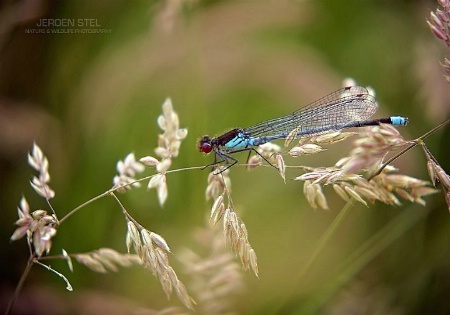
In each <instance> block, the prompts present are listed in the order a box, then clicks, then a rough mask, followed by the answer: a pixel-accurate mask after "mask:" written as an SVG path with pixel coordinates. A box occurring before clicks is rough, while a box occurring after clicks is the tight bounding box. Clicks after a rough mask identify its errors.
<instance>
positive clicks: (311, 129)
mask: <svg viewBox="0 0 450 315" xmlns="http://www.w3.org/2000/svg"><path fill="white" fill-rule="evenodd" d="M377 109H378V104H377V102H376V100H375V97H374V96H373V95H371V94H370V93H369V92H368V91H367V89H366V88H364V87H361V86H351V87H345V88H342V89H340V90H337V91H335V92H333V93H331V94H329V95H327V96H325V97H323V98H321V99H319V100H317V101H315V102H313V103H311V104H309V105H307V106H305V107H303V108H300V109H298V110H296V111H295V112H293V113H291V114H289V115H286V116H282V117H278V118H273V119H269V120H266V121H263V122H260V123H259V124H256V125H254V126H251V127H248V128H235V129H232V130H230V131H228V132H226V133H224V134H223V135H221V136H218V137H216V138H210V137H209V136H203V137H202V138H201V139H200V141H199V143H198V150H199V151H200V152H203V153H210V152H211V151H214V154H215V162H214V163H212V164H211V165H216V164H219V163H223V162H225V163H226V164H228V165H227V167H226V168H225V169H227V168H229V167H231V166H233V165H234V164H236V163H237V162H238V161H237V159H235V158H234V157H231V156H230V154H234V153H237V152H242V151H254V152H256V153H257V154H259V153H258V151H256V150H255V147H257V146H259V145H261V144H264V143H267V142H270V141H272V140H277V139H286V138H288V137H289V138H291V137H293V138H301V137H303V136H309V135H313V134H320V133H325V132H328V131H333V130H341V129H346V128H353V127H364V126H376V125H379V124H382V123H383V124H391V125H393V126H406V124H407V123H408V118H406V117H403V116H391V117H388V118H380V119H373V120H369V118H370V117H371V116H372V115H373V114H375V112H376V110H377ZM217 159H220V160H219V161H217ZM263 159H264V160H265V158H264V157H263ZM222 171H223V170H222Z"/></svg>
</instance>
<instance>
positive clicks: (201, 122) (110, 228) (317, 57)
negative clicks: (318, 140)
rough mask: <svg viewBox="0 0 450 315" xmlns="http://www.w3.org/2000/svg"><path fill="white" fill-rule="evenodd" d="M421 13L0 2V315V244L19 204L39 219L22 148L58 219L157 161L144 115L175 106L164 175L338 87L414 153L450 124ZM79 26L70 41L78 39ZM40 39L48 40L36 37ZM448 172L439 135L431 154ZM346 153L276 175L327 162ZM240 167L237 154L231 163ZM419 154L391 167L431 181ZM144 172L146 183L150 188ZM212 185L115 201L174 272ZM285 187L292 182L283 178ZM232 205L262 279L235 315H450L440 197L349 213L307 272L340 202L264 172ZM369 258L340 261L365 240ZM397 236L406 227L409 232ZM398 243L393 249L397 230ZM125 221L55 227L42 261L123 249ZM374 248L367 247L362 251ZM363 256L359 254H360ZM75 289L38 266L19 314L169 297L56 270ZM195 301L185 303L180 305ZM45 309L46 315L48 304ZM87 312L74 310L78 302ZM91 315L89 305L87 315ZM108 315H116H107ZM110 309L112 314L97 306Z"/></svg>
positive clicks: (16, 260)
mask: <svg viewBox="0 0 450 315" xmlns="http://www.w3.org/2000/svg"><path fill="white" fill-rule="evenodd" d="M435 7H436V3H435V2H433V1H406V0H405V1H381V0H380V1H369V0H367V1H356V0H355V1H353V0H351V1H211V0H210V1H200V0H198V1H194V0H191V1H181V0H180V1H176V0H175V1H132V2H129V1H115V2H112V1H111V2H110V1H72V2H71V1H35V2H31V1H23V2H21V1H9V2H4V3H3V4H1V5H0V10H1V11H0V16H1V18H0V26H1V29H0V32H1V33H0V45H1V46H0V54H1V55H0V113H1V114H0V181H1V190H0V211H1V215H2V220H1V221H0V222H1V230H0V232H1V235H0V236H1V240H0V242H1V243H0V244H1V251H0V253H1V257H2V259H1V268H0V275H1V279H0V280H1V283H0V290H1V305H2V309H3V308H4V305H6V303H7V300H8V297H9V295H10V294H11V292H12V290H13V288H14V287H15V286H16V285H17V282H18V280H19V277H20V274H21V272H22V271H23V268H24V266H25V263H26V260H27V254H28V249H27V247H26V244H25V241H24V240H21V241H18V242H14V243H10V242H9V237H10V236H11V234H12V233H13V231H14V226H13V222H14V221H15V220H16V219H17V211H16V208H17V205H18V203H19V200H20V198H21V196H22V194H24V195H25V196H26V198H27V199H28V201H29V203H30V206H31V208H32V209H33V210H35V209H39V208H42V209H47V206H46V204H45V202H44V201H43V200H42V199H41V198H39V197H37V196H36V194H35V193H34V192H33V191H32V189H31V188H30V186H29V184H28V181H29V179H30V178H31V174H32V170H31V168H30V167H29V166H28V165H27V161H26V156H27V152H28V151H29V150H30V149H31V146H32V143H33V141H36V143H37V144H38V145H39V146H40V147H41V148H42V149H43V151H44V153H45V154H46V155H47V157H48V158H49V160H50V174H51V176H52V181H51V183H50V186H51V187H52V188H53V189H54V190H56V197H55V198H54V200H53V207H54V208H55V209H56V212H57V213H58V214H59V215H60V216H63V214H65V213H67V212H68V211H70V210H71V209H73V208H74V207H76V206H78V205H79V204H81V203H83V202H84V201H86V200H88V199H89V198H91V197H94V196H95V195H97V194H99V193H102V192H103V191H105V190H107V189H108V188H110V187H111V185H112V178H113V176H114V175H115V173H116V171H115V165H116V162H117V161H118V160H119V159H123V158H124V157H125V156H126V154H128V153H129V152H134V153H135V154H136V156H137V157H142V156H145V155H154V153H153V149H154V148H155V147H156V145H157V134H158V133H160V132H161V131H160V130H159V129H158V126H157V124H156V118H157V116H158V115H159V114H160V113H161V105H162V103H163V102H164V100H165V99H166V98H167V97H171V99H172V102H173V105H174V108H175V110H176V111H177V113H178V114H179V117H180V121H181V123H180V126H181V127H186V128H188V130H189V134H188V137H187V139H186V140H185V141H184V142H183V143H182V146H181V153H180V156H179V157H178V158H176V159H175V160H174V163H173V165H172V168H173V169H175V168H182V167H189V166H199V165H204V164H206V163H209V162H211V161H212V157H211V156H207V157H205V156H203V155H202V154H199V152H198V151H197V149H196V144H195V143H196V141H197V139H198V138H199V137H200V136H202V135H204V134H209V135H218V134H221V133H222V132H224V131H227V130H229V129H230V128H233V127H245V126H249V125H252V124H254V123H256V122H259V121H261V120H264V119H268V118H272V117H276V116H278V115H283V114H286V113H289V112H292V111H294V110H295V109H297V108H299V107H301V106H303V105H306V104H307V103H309V102H311V101H314V100H315V99H317V98H319V97H321V96H324V95H325V94H327V93H330V92H332V91H334V90H337V89H338V88H339V87H340V86H341V82H342V80H343V79H344V78H346V77H352V78H354V79H355V80H356V81H357V82H358V83H359V84H361V85H370V86H372V87H373V88H374V89H375V91H376V93H377V97H378V100H379V104H380V109H379V111H378V113H377V117H384V116H388V115H394V114H401V115H404V116H408V117H409V119H410V124H409V125H408V126H407V127H405V128H401V133H402V134H403V135H404V136H405V138H407V139H414V138H416V137H418V136H420V135H421V134H423V133H424V132H426V131H427V130H429V129H431V128H432V127H434V126H436V125H437V124H438V123H439V122H441V121H443V120H444V119H445V118H446V117H447V118H448V117H449V102H450V93H449V88H448V84H447V83H446V82H445V80H444V78H443V77H442V70H441V68H440V65H439V61H442V60H443V58H444V55H445V53H446V51H445V49H444V45H443V44H442V43H439V42H438V41H437V40H436V39H435V38H434V36H433V35H432V34H431V32H430V31H429V29H428V28H427V25H426V22H425V21H426V18H427V17H428V15H429V10H434V9H435ZM80 18H81V19H94V20H95V21H96V24H97V26H95V27H86V28H95V29H104V30H107V33H105V34H92V33H90V34H86V33H85V34H63V33H61V34H51V33H50V34H35V33H29V30H30V29H39V27H38V26H37V24H38V23H39V20H40V19H80ZM76 28H77V27H75V29H76ZM44 29H45V30H47V29H54V27H46V28H44ZM427 144H428V146H429V148H430V149H431V150H432V152H433V153H434V154H435V156H436V158H437V159H438V161H439V162H440V163H441V165H442V166H443V167H444V169H446V170H450V159H449V156H448V145H449V130H448V129H447V130H442V131H440V132H438V133H437V134H435V135H433V136H432V137H430V139H429V140H427ZM349 149H350V141H347V143H343V144H336V145H333V146H331V147H329V150H328V151H327V152H326V153H321V154H318V155H315V156H313V157H309V158H302V159H301V160H292V159H288V160H287V161H288V163H289V164H294V163H295V164H302V165H309V166H329V165H333V164H334V163H335V162H336V161H337V160H338V159H339V158H340V157H342V156H344V155H345V153H343V152H347V151H348V150H349ZM239 158H240V159H241V160H242V159H245V154H243V155H242V157H241V156H239ZM425 163H426V161H425V159H424V157H423V154H422V153H421V151H420V150H419V149H418V148H417V149H415V150H413V151H411V152H408V153H407V154H406V155H405V156H403V157H402V158H401V159H399V160H397V161H396V162H395V163H394V165H396V166H397V167H400V168H401V172H402V173H404V174H407V175H411V176H415V177H418V178H422V179H427V178H428V176H427V171H426V164H425ZM151 172H153V170H147V173H149V174H151ZM207 175H208V171H207V170H205V171H199V170H195V171H186V172H179V173H175V174H170V175H168V179H167V182H168V187H169V198H168V201H167V203H166V204H165V205H164V207H163V208H160V207H159V205H158V200H157V196H156V193H155V191H146V189H145V188H141V189H140V190H133V191H131V192H128V193H127V194H125V195H121V196H120V198H121V200H122V201H123V203H124V204H125V206H126V207H127V209H128V210H129V211H130V213H131V214H132V215H133V216H134V217H135V218H136V219H137V220H138V221H139V222H140V223H141V224H143V225H144V226H145V227H146V228H147V229H149V230H151V231H155V232H157V233H159V234H160V235H162V236H163V237H165V239H166V241H167V242H168V243H169V246H170V247H171V249H172V251H173V254H174V255H170V259H171V263H172V265H173V266H174V268H175V269H176V270H177V273H178V275H179V276H180V278H181V279H182V280H183V282H185V283H186V284H187V286H188V289H189V279H188V277H187V276H185V275H183V271H182V268H181V266H180V264H179V262H177V252H179V251H180V250H181V249H182V248H183V247H189V248H191V249H193V250H197V249H196V246H197V245H196V243H195V242H194V241H193V240H192V234H193V231H194V230H195V229H196V228H197V227H200V226H205V225H206V223H205V216H206V215H208V214H209V210H210V206H211V202H206V201H205V198H204V191H205V188H206V179H207ZM297 175H298V173H296V172H295V171H290V172H289V173H288V174H287V177H288V178H293V177H295V176H297ZM231 179H232V183H233V188H232V189H233V193H232V196H233V201H234V205H235V208H236V211H237V212H238V214H239V215H240V217H241V218H242V219H243V221H244V222H245V223H246V226H247V229H248V232H249V240H250V243H251V244H252V246H253V248H254V249H255V250H256V253H257V255H258V265H259V270H260V277H259V279H256V278H255V277H254V275H253V274H251V273H246V274H244V275H243V277H244V282H245V290H244V291H243V292H242V293H240V294H239V295H238V296H237V297H235V298H234V299H233V300H232V301H233V302H232V303H233V304H232V307H231V309H232V310H234V311H235V312H236V313H241V314H446V313H447V314H448V313H450V304H449V302H448V296H449V295H448V292H449V290H450V254H449V250H450V232H449V231H450V216H449V214H448V209H447V206H446V204H445V202H444V197H443V194H442V193H440V194H436V195H433V196H430V197H427V198H426V200H427V205H426V207H422V206H419V205H415V204H409V203H408V202H404V204H403V206H401V207H397V208H394V207H388V206H385V205H380V204H376V205H372V206H371V207H370V208H366V207H364V206H362V205H359V204H358V205H355V207H354V208H352V210H351V212H350V214H349V215H348V216H347V217H346V218H345V220H344V223H343V224H342V225H340V226H339V228H338V230H337V231H336V234H335V235H334V236H333V238H332V239H331V241H330V242H328V243H327V244H326V247H325V248H324V249H323V250H322V251H321V252H320V255H319V256H318V257H317V259H316V260H315V261H314V264H313V265H312V267H311V269H310V270H309V272H308V274H307V275H306V277H302V278H300V275H299V273H300V270H301V268H302V266H304V265H305V263H306V261H307V260H308V259H309V258H310V257H311V255H312V253H313V252H314V250H315V249H316V247H317V245H318V241H319V239H320V237H321V236H323V235H324V233H326V231H327V228H328V227H329V226H330V224H331V222H332V221H333V219H334V218H335V217H336V215H338V213H339V211H340V210H341V209H342V207H343V206H344V202H342V201H341V200H340V199H339V198H338V197H337V196H336V195H335V193H334V192H333V191H332V190H331V189H328V190H327V189H326V190H325V192H326V194H327V198H328V203H329V205H330V208H331V209H330V211H322V210H320V211H319V210H317V211H314V210H313V209H311V208H310V206H309V205H308V204H307V203H306V200H305V197H304V195H303V193H302V185H301V184H300V183H298V182H293V181H291V180H287V183H286V184H284V183H283V182H282V180H281V179H280V177H279V175H278V174H277V173H276V172H275V171H274V170H273V169H270V168H259V169H257V170H255V171H252V172H247V171H246V170H245V169H244V168H242V167H235V168H233V169H232V171H231ZM391 222H395V224H396V225H394V228H393V229H392V230H391V232H392V231H394V233H392V234H386V235H384V236H386V238H384V239H383V240H379V241H378V242H375V243H374V244H373V245H372V246H371V247H370V248H373V251H372V253H375V254H374V255H373V257H370V258H369V259H367V260H364V259H362V258H361V257H359V259H356V260H355V262H354V263H355V264H356V266H350V267H349V268H344V269H342V268H340V266H341V264H342V263H343V262H344V261H345V260H346V259H347V258H348V257H350V255H352V253H354V251H355V250H356V249H358V248H360V246H362V244H364V243H365V242H366V241H367V240H368V239H370V238H371V237H372V236H373V235H376V233H377V232H379V231H383V229H384V228H386V227H389V226H390V225H389V224H391ZM409 227H410V228H409ZM396 231H397V233H398V235H396V234H395V232H396ZM125 233H126V224H125V221H124V219H123V216H122V214H121V211H120V208H119V207H118V206H117V204H116V203H115V202H114V201H113V200H112V199H110V198H106V199H103V200H100V201H98V202H95V203H94V204H92V205H89V206H88V207H86V208H84V209H83V210H82V211H79V212H78V213H77V214H75V215H74V216H72V217H71V218H70V219H69V220H68V221H66V222H65V223H64V224H63V225H62V226H61V227H60V229H59V230H58V234H57V236H56V237H55V238H54V243H53V247H52V253H53V254H59V253H60V250H61V248H64V249H65V250H66V251H68V252H71V253H76V252H85V251H90V250H94V249H97V248H100V247H112V248H115V249H116V250H118V251H121V252H125V251H126V248H125ZM368 252H369V253H370V252H371V251H370V249H369V251H368ZM369 256H370V255H369ZM51 266H52V267H54V268H55V269H57V270H59V271H60V272H62V273H64V274H65V275H66V276H67V277H68V278H69V280H70V282H71V283H72V285H73V286H74V289H75V291H74V292H73V293H70V292H68V291H65V289H64V288H65V285H64V283H62V281H61V280H60V279H59V278H57V277H55V276H54V275H53V274H51V273H49V272H46V271H45V270H44V269H39V268H38V267H34V268H33V270H32V272H31V274H30V275H29V277H28V279H27V281H26V283H25V287H24V290H23V294H22V295H21V298H20V299H19V301H18V303H17V304H18V308H17V309H18V310H19V309H20V310H22V311H17V313H18V314H19V313H20V314H29V312H30V308H27V307H30V306H33V307H34V312H35V313H36V314H50V313H54V314H75V313H85V312H86V308H83V307H82V305H83V304H86V303H88V302H87V301H90V302H92V303H93V304H95V307H93V309H94V310H97V311H98V312H96V313H100V312H106V310H108V307H111V305H114V306H116V305H121V304H127V305H129V304H131V305H136V306H140V307H145V308H153V309H162V308H165V307H168V306H171V305H180V303H179V302H178V300H177V299H176V297H172V299H171V300H170V301H168V300H167V299H166V297H165V295H164V293H163V292H162V289H161V287H160V284H159V282H158V281H157V280H156V279H155V278H154V277H152V275H151V274H150V273H149V272H147V271H144V270H142V269H141V268H138V267H133V268H129V269H121V270H120V271H119V272H118V273H116V274H106V275H103V274H96V273H94V272H92V271H90V270H88V269H87V268H86V267H84V266H81V265H79V264H75V272H74V273H73V274H72V273H70V272H69V271H68V269H67V266H66V264H65V263H64V262H60V261H54V262H53V261H52V262H51ZM194 297H195V296H194ZM49 305H51V307H49ZM84 306H86V305H84ZM86 307H87V306H86ZM119 309H120V308H119V307H118V308H117V309H116V311H117V310H119ZM109 311H111V310H109Z"/></svg>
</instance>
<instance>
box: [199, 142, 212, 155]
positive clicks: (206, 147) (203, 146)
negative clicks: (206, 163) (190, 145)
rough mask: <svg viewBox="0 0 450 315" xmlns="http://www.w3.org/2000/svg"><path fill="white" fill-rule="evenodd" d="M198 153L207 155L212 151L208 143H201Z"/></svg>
mask: <svg viewBox="0 0 450 315" xmlns="http://www.w3.org/2000/svg"><path fill="white" fill-rule="evenodd" d="M199 150H200V152H203V153H209V152H211V150H212V146H211V144H210V143H202V144H201V145H200V147H199Z"/></svg>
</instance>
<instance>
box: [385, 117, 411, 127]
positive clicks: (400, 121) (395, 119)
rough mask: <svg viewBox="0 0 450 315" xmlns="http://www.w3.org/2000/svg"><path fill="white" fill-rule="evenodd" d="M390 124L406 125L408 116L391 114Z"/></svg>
mask: <svg viewBox="0 0 450 315" xmlns="http://www.w3.org/2000/svg"><path fill="white" fill-rule="evenodd" d="M389 118H390V119H391V124H392V125H394V126H406V124H407V123H408V118H406V117H403V116H391V117H389Z"/></svg>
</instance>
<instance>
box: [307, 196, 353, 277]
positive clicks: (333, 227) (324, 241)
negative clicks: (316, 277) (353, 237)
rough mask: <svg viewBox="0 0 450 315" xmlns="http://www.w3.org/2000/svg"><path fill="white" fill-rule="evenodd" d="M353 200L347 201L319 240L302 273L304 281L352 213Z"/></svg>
mask: <svg viewBox="0 0 450 315" xmlns="http://www.w3.org/2000/svg"><path fill="white" fill-rule="evenodd" d="M352 206H353V205H352V199H350V200H349V201H347V203H346V204H345V206H344V208H342V210H341V211H340V212H339V214H338V215H337V216H336V218H335V219H334V220H333V222H332V223H331V225H330V227H328V229H327V230H326V231H325V233H324V234H323V235H322V237H321V238H320V240H319V243H318V244H317V247H316V249H315V250H314V252H313V253H312V255H311V257H310V258H309V259H308V261H307V262H306V264H305V265H304V266H303V269H302V270H301V272H300V276H299V278H300V279H302V278H303V277H304V276H305V274H306V273H307V272H308V271H309V269H310V268H311V266H312V264H313V263H314V262H315V261H316V259H317V257H318V256H319V254H320V253H321V252H322V250H323V249H324V247H325V246H326V244H327V243H328V241H329V240H330V239H331V237H332V236H333V235H334V234H335V233H336V231H337V229H338V228H339V226H340V225H341V223H342V222H343V221H344V219H345V217H346V216H347V215H348V214H349V213H350V209H351V207H352Z"/></svg>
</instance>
